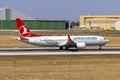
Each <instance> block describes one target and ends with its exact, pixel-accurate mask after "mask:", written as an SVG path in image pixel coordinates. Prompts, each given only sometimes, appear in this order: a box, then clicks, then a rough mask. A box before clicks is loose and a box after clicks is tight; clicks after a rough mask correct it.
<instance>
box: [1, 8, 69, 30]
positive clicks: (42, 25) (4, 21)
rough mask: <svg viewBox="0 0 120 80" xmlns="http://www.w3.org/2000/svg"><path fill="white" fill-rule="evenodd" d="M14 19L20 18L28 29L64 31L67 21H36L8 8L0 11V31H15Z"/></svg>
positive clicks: (66, 27)
mask: <svg viewBox="0 0 120 80" xmlns="http://www.w3.org/2000/svg"><path fill="white" fill-rule="evenodd" d="M16 18H21V19H22V20H23V21H24V22H25V24H26V25H27V26H29V28H30V29H34V30H36V29H37V30H38V29H44V30H46V29H47V30H65V29H69V20H38V19H35V18H33V17H31V16H28V15H26V14H24V13H21V12H19V11H16V10H14V9H10V8H1V9H0V29H16V22H15V19H16Z"/></svg>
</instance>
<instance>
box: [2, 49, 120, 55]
mask: <svg viewBox="0 0 120 80" xmlns="http://www.w3.org/2000/svg"><path fill="white" fill-rule="evenodd" d="M97 54H99V55H101V54H120V47H117V48H114V47H109V48H107V47H105V48H102V50H99V49H97V48H86V49H82V50H79V51H76V50H74V49H71V50H59V49H58V48H0V56H19V55H97Z"/></svg>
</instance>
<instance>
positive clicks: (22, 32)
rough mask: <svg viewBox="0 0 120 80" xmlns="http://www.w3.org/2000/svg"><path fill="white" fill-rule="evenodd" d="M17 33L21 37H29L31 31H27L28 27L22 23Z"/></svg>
mask: <svg viewBox="0 0 120 80" xmlns="http://www.w3.org/2000/svg"><path fill="white" fill-rule="evenodd" d="M19 31H20V32H19V33H20V35H21V36H22V37H29V36H30V35H31V32H30V31H29V29H28V28H27V27H26V26H25V25H23V26H21V27H20V28H19Z"/></svg>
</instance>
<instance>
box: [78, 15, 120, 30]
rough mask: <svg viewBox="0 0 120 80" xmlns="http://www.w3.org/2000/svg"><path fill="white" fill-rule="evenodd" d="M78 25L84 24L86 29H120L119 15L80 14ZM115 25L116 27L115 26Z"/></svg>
mask: <svg viewBox="0 0 120 80" xmlns="http://www.w3.org/2000/svg"><path fill="white" fill-rule="evenodd" d="M80 26H85V27H86V29H89V30H94V29H100V30H115V29H120V28H119V27H120V15H119V16H110V15H109V16H107V15H106V16H103V15H99V16H98V15H97V16H91V15H89V16H80ZM116 27H117V28H116Z"/></svg>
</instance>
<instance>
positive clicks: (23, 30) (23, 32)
mask: <svg viewBox="0 0 120 80" xmlns="http://www.w3.org/2000/svg"><path fill="white" fill-rule="evenodd" d="M16 24H17V27H18V31H19V35H20V37H36V36H39V35H37V34H33V33H32V32H31V31H30V30H29V28H28V27H27V26H25V25H24V23H23V22H22V20H20V18H16Z"/></svg>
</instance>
